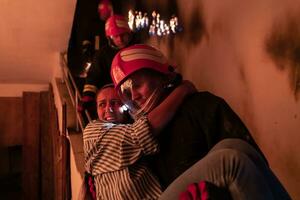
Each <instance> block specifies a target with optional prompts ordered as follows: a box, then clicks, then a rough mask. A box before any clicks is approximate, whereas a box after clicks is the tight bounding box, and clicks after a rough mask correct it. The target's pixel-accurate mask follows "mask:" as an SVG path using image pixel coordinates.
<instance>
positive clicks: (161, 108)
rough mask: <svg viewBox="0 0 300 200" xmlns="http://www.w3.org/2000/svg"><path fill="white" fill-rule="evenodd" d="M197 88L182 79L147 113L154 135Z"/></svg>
mask: <svg viewBox="0 0 300 200" xmlns="http://www.w3.org/2000/svg"><path fill="white" fill-rule="evenodd" d="M196 91H197V89H196V88H195V86H194V85H193V84H192V83H191V82H190V81H187V80H185V81H183V82H182V83H181V84H180V85H179V86H178V87H176V88H175V89H174V91H172V92H171V94H170V95H169V96H168V97H167V98H166V99H165V100H164V101H163V102H162V103H161V104H159V105H158V106H157V107H156V108H154V109H153V110H152V111H151V112H150V113H149V114H148V120H149V123H150V125H151V127H152V131H153V134H154V135H157V134H158V133H159V132H160V131H161V130H162V129H163V128H164V127H165V125H167V124H168V122H169V121H170V120H171V119H172V118H173V116H174V114H175V113H176V111H177V108H178V107H179V106H180V105H181V103H182V102H183V100H184V98H185V97H186V96H187V95H189V94H192V93H195V92H196Z"/></svg>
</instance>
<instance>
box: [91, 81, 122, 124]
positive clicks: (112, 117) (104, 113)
mask: <svg viewBox="0 0 300 200" xmlns="http://www.w3.org/2000/svg"><path fill="white" fill-rule="evenodd" d="M122 105H123V104H122V102H121V100H120V98H119V96H118V95H117V93H116V91H115V90H114V88H113V87H107V88H104V89H102V90H101V91H100V92H99V93H98V95H97V113H98V117H99V119H100V120H104V121H108V122H113V123H122V122H124V115H123V113H122V110H121V107H122Z"/></svg>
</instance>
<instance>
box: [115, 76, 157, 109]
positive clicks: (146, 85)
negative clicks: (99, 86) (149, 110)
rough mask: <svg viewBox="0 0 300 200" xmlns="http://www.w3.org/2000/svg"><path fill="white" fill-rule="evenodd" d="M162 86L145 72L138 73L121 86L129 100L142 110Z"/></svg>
mask: <svg viewBox="0 0 300 200" xmlns="http://www.w3.org/2000/svg"><path fill="white" fill-rule="evenodd" d="M160 85H161V82H160V81H159V80H157V79H155V78H152V77H149V76H148V75H147V74H146V73H145V72H141V73H139V72H136V73H134V74H132V75H130V77H129V78H128V79H127V80H126V81H125V82H124V83H123V84H122V85H121V89H122V90H123V92H122V93H123V94H125V93H126V95H127V99H128V100H130V101H132V102H134V104H136V105H137V106H139V107H140V108H141V107H143V106H144V104H145V102H146V101H147V100H148V99H149V98H150V96H151V95H152V94H153V92H154V90H155V89H156V88H157V87H159V86H160Z"/></svg>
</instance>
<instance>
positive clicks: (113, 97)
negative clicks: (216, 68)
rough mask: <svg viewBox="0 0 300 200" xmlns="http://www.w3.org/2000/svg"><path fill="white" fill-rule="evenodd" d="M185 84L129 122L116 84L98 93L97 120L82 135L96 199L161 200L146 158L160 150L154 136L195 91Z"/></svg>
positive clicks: (87, 168) (159, 191)
mask: <svg viewBox="0 0 300 200" xmlns="http://www.w3.org/2000/svg"><path fill="white" fill-rule="evenodd" d="M195 91H196V89H195V87H194V86H193V85H192V83H190V82H188V81H183V82H182V83H181V85H180V86H178V87H177V88H176V89H175V90H174V91H173V92H172V93H171V94H170V95H169V96H168V97H167V98H166V99H165V100H164V101H163V102H162V103H161V104H160V105H159V106H158V107H156V108H155V109H153V110H152V111H151V112H150V113H148V114H147V115H145V116H143V117H141V118H139V119H138V120H137V121H136V122H134V123H133V124H124V123H127V120H126V115H125V114H124V113H123V112H122V109H121V107H122V105H123V104H122V102H121V100H120V98H119V96H118V95H117V93H116V92H115V90H114V88H113V85H106V86H104V87H103V88H101V89H100V90H99V91H98V93H97V113H98V118H99V119H98V120H94V121H93V122H91V123H89V124H88V125H87V127H86V128H85V130H84V133H83V141H84V155H85V169H86V171H87V172H88V173H90V174H91V175H92V176H93V177H94V185H95V187H96V198H97V199H130V200H132V199H158V197H159V196H160V194H161V192H162V191H161V187H160V184H159V182H158V180H157V178H156V177H155V176H154V174H152V172H151V171H150V169H148V167H147V162H146V159H147V158H145V157H146V156H147V155H151V154H155V153H157V152H158V151H159V147H158V143H157V141H156V139H155V135H156V134H158V133H159V132H160V130H162V129H163V128H164V126H165V125H166V124H167V123H168V122H169V121H170V120H171V119H172V117H173V115H174V114H175V112H176V109H177V108H178V107H179V106H180V104H181V103H182V101H183V99H184V98H185V96H187V95H189V94H191V93H193V92H195Z"/></svg>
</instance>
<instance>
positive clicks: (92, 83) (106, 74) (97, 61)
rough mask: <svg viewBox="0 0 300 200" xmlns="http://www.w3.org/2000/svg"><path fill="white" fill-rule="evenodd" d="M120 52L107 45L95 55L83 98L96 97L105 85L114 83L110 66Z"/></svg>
mask: <svg viewBox="0 0 300 200" xmlns="http://www.w3.org/2000/svg"><path fill="white" fill-rule="evenodd" d="M117 52H118V50H117V49H114V48H111V47H110V46H108V45H106V46H104V47H103V48H101V49H100V50H99V51H97V52H96V53H95V55H94V58H93V62H92V65H91V68H90V69H89V71H88V74H87V77H86V81H85V85H84V88H83V96H86V95H88V96H93V97H94V96H95V94H96V92H97V90H98V89H99V88H101V87H102V86H104V85H105V84H108V83H112V80H111V77H110V65H111V62H112V60H113V58H114V56H115V55H116V54H117Z"/></svg>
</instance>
